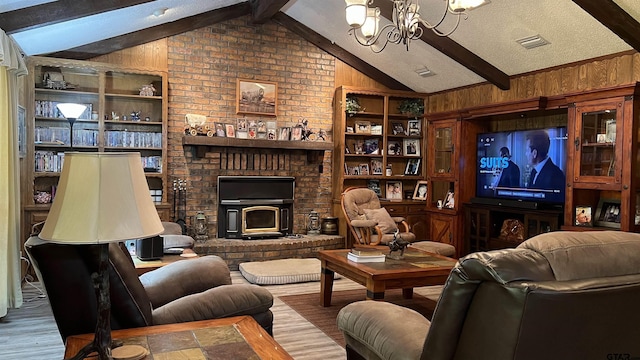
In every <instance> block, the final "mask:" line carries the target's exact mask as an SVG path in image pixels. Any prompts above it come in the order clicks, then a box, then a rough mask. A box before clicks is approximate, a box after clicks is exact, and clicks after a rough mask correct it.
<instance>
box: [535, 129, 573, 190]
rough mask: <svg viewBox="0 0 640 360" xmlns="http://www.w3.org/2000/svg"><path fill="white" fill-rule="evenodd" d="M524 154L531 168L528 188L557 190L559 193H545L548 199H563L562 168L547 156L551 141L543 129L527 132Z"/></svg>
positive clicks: (563, 182) (563, 179) (563, 181)
mask: <svg viewBox="0 0 640 360" xmlns="http://www.w3.org/2000/svg"><path fill="white" fill-rule="evenodd" d="M526 142H527V150H526V152H525V155H526V157H527V160H528V162H529V165H530V166H531V167H532V168H533V169H532V170H531V174H530V175H529V182H528V187H529V188H530V189H545V190H559V191H560V192H559V193H546V194H547V199H549V200H558V201H562V200H564V184H565V176H564V173H563V172H562V170H561V169H560V168H559V167H558V166H557V165H556V164H554V163H553V161H551V159H550V158H549V155H548V153H549V146H550V144H551V141H550V139H549V134H548V133H547V132H546V131H545V130H534V131H532V132H530V133H528V134H527V137H526Z"/></svg>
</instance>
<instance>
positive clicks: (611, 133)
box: [605, 119, 616, 143]
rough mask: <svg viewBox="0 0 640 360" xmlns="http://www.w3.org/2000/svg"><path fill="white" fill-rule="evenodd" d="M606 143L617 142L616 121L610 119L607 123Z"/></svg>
mask: <svg viewBox="0 0 640 360" xmlns="http://www.w3.org/2000/svg"><path fill="white" fill-rule="evenodd" d="M605 126H606V127H605V131H606V133H605V142H608V143H614V142H616V119H609V120H607V121H606V122H605Z"/></svg>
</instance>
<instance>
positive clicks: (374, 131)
mask: <svg viewBox="0 0 640 360" xmlns="http://www.w3.org/2000/svg"><path fill="white" fill-rule="evenodd" d="M371 135H382V125H380V124H372V125H371Z"/></svg>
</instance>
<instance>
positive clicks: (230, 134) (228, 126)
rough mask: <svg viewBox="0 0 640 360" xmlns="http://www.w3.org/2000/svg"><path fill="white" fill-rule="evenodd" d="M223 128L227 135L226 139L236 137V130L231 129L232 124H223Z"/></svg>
mask: <svg viewBox="0 0 640 360" xmlns="http://www.w3.org/2000/svg"><path fill="white" fill-rule="evenodd" d="M224 128H225V131H226V133H227V137H232V138H234V137H236V129H235V128H234V127H233V124H225V125H224Z"/></svg>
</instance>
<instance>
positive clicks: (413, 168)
mask: <svg viewBox="0 0 640 360" xmlns="http://www.w3.org/2000/svg"><path fill="white" fill-rule="evenodd" d="M420 160H421V159H420V158H417V159H409V160H407V166H406V167H405V169H404V174H405V175H418V170H419V169H420Z"/></svg>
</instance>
